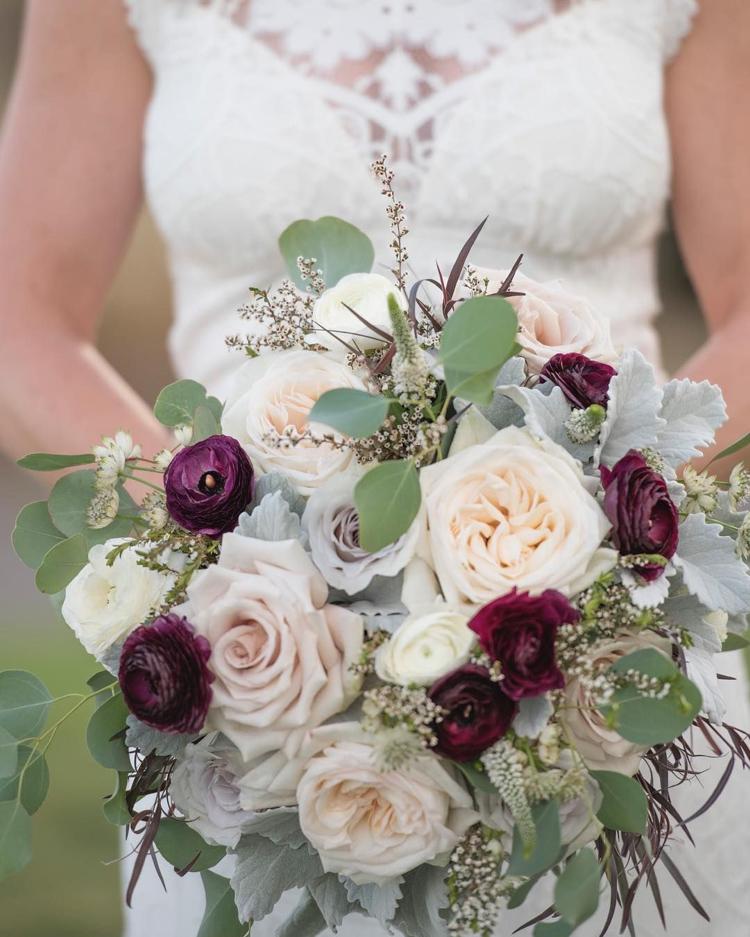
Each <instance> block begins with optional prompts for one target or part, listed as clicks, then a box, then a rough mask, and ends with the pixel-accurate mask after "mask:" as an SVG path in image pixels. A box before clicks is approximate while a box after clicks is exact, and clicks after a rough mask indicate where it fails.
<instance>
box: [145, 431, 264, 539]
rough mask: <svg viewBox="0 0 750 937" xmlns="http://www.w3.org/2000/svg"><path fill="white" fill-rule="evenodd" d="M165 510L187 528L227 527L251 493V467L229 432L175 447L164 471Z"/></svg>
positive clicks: (215, 531) (210, 531)
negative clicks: (175, 449) (174, 454)
mask: <svg viewBox="0 0 750 937" xmlns="http://www.w3.org/2000/svg"><path fill="white" fill-rule="evenodd" d="M164 489H165V492H166V496H167V510H168V511H169V516H170V517H171V518H172V520H173V521H174V522H175V523H176V524H179V525H180V527H184V528H185V530H189V531H191V532H192V533H196V534H203V535H204V536H206V537H220V536H221V535H222V534H223V533H226V532H227V531H228V530H232V529H233V528H234V527H235V526H236V524H237V519H238V518H239V516H240V514H242V512H243V511H244V510H245V508H246V507H247V505H248V504H249V502H250V500H251V499H252V496H253V466H252V463H251V462H250V459H249V458H248V457H247V454H246V453H245V451H244V449H243V448H242V446H241V445H240V444H239V442H238V441H237V440H236V439H233V438H232V437H231V436H209V437H208V439H203V440H201V441H200V442H197V443H195V445H193V446H186V447H185V448H184V449H182V450H180V452H178V453H177V455H176V456H175V457H174V458H173V459H172V461H171V462H170V463H169V466H168V468H167V471H166V472H165V473H164Z"/></svg>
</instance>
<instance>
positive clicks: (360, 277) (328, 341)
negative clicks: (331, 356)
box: [310, 273, 405, 354]
mask: <svg viewBox="0 0 750 937" xmlns="http://www.w3.org/2000/svg"><path fill="white" fill-rule="evenodd" d="M389 295H393V297H394V298H395V300H396V301H397V302H398V304H399V306H400V307H401V308H402V309H405V306H404V300H403V296H402V295H401V292H400V290H398V288H397V287H396V286H394V284H393V283H391V281H390V280H388V279H386V277H384V276H381V275H380V274H379V273H350V274H349V275H348V276H345V277H342V278H341V279H340V280H339V282H338V283H337V284H336V285H335V286H332V287H331V288H330V289H329V290H326V291H325V292H324V293H323V294H322V295H321V296H319V297H318V299H317V300H316V302H315V308H314V309H313V321H314V322H315V324H316V325H318V326H320V328H319V329H317V330H316V331H315V332H314V333H313V334H312V335H311V336H310V340H311V341H314V342H315V344H316V345H324V346H325V347H326V348H328V349H329V350H330V351H333V352H338V353H339V354H340V353H342V352H343V353H345V352H346V349H345V348H344V346H343V345H342V344H341V342H340V341H338V339H337V338H335V337H334V336H338V338H340V339H341V341H343V342H346V343H347V344H349V345H352V344H354V345H357V346H358V347H359V348H361V349H362V351H371V350H373V349H377V348H383V347H384V346H385V341H384V339H383V336H382V335H379V334H378V332H377V331H376V330H377V329H379V330H380V331H381V332H385V333H386V334H388V335H390V334H391V317H390V315H389V314H388V296H389ZM347 306H349V309H347V308H346V307H347ZM351 309H353V310H354V312H357V313H359V315H360V316H362V318H363V319H366V320H367V322H368V323H369V324H370V325H372V326H374V327H375V328H374V329H371V328H368V327H367V326H366V325H365V323H364V322H362V321H361V320H360V319H358V318H357V316H355V315H354V313H353V312H351V311H350V310H351ZM331 332H333V335H331V334H329V333H331Z"/></svg>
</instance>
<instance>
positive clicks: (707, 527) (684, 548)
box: [672, 514, 750, 615]
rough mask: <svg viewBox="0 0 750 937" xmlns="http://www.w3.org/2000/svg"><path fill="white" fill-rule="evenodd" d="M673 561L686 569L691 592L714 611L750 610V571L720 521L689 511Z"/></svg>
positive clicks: (684, 575) (683, 575)
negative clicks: (711, 522) (738, 556)
mask: <svg viewBox="0 0 750 937" xmlns="http://www.w3.org/2000/svg"><path fill="white" fill-rule="evenodd" d="M672 562H673V563H674V565H675V566H677V567H678V569H680V570H681V572H682V578H683V581H684V583H685V586H686V587H687V589H688V591H689V592H691V593H692V594H693V595H695V596H697V598H698V599H700V601H701V602H702V603H703V604H704V605H705V606H706V607H707V608H709V609H711V610H712V611H718V610H721V611H725V612H728V613H729V614H730V615H741V614H744V613H746V612H748V611H750V574H749V573H748V569H747V566H745V564H744V563H743V562H742V561H741V560H739V559H738V558H737V555H736V554H735V552H734V541H733V540H732V539H731V537H722V535H721V527H720V526H719V525H718V524H709V523H708V522H707V521H706V518H705V516H704V515H703V514H689V515H688V516H687V517H686V518H685V520H684V521H683V522H682V523H681V524H680V540H679V544H678V547H677V554H676V556H675V557H674V558H673V560H672Z"/></svg>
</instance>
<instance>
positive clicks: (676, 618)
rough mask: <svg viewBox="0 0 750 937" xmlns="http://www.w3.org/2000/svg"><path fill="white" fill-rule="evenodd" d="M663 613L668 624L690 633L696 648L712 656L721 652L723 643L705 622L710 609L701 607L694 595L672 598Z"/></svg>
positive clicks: (674, 596)
mask: <svg viewBox="0 0 750 937" xmlns="http://www.w3.org/2000/svg"><path fill="white" fill-rule="evenodd" d="M662 611H663V612H664V616H665V618H666V621H667V624H669V625H671V626H672V627H673V628H683V629H684V630H685V631H688V632H690V635H691V637H692V639H693V642H694V643H695V645H696V647H701V648H703V649H705V650H707V651H709V652H710V653H712V654H716V653H718V652H719V651H720V650H721V641H720V640H719V635H718V634H717V632H716V629H715V628H713V627H712V626H711V625H710V624H708V623H707V622H706V621H705V620H704V619H705V617H706V615H708V614H709V611H710V609H707V608H706V607H705V606H704V605H701V603H700V602H699V601H698V599H697V598H696V597H695V596H694V595H690V594H689V593H688V594H686V595H673V596H670V597H669V598H668V599H667V601H666V602H665V603H664V605H663V606H662Z"/></svg>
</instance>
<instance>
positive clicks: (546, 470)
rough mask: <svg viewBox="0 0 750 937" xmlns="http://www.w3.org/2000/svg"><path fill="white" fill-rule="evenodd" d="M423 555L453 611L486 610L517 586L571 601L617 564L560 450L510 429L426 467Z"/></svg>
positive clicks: (595, 509) (579, 479)
mask: <svg viewBox="0 0 750 937" xmlns="http://www.w3.org/2000/svg"><path fill="white" fill-rule="evenodd" d="M420 478H421V483H422V494H423V500H424V509H425V512H424V513H425V518H426V530H425V532H424V536H423V539H422V546H421V551H422V553H423V555H424V556H425V559H426V560H427V561H428V562H429V563H430V565H431V566H432V568H433V569H434V570H435V573H436V574H437V578H438V580H439V582H440V587H441V589H442V592H443V595H444V596H445V599H446V601H447V602H448V603H449V604H451V605H484V604H486V603H487V602H490V601H491V600H492V599H495V598H497V597H498V596H502V595H505V594H506V593H508V592H510V591H511V589H512V588H513V587H514V586H515V587H516V588H518V589H519V590H520V591H522V592H524V591H526V592H530V593H532V594H534V595H537V594H539V593H540V592H542V591H544V590H545V589H557V590H559V591H560V592H563V593H565V594H566V595H572V594H575V593H576V592H578V591H580V590H581V589H584V588H586V587H587V586H588V585H590V584H591V582H592V581H593V580H594V579H595V578H596V576H597V575H599V574H600V573H601V572H603V571H604V570H605V569H608V568H611V567H612V566H613V565H614V562H615V560H616V554H615V553H614V551H612V550H608V549H603V548H602V547H601V544H602V540H603V539H604V537H605V536H606V534H607V531H608V530H609V521H608V520H607V518H606V517H605V515H604V512H603V511H602V509H601V508H600V507H599V505H598V503H597V502H596V499H595V498H594V497H593V496H592V495H590V494H589V492H588V491H587V490H586V488H585V487H584V478H583V473H582V471H581V467H580V465H579V463H578V462H576V461H575V460H574V459H573V458H572V457H571V456H570V455H568V453H567V452H566V451H565V450H564V449H563V448H562V447H560V446H558V445H556V444H554V443H551V442H549V441H539V440H537V439H535V438H534V437H533V436H531V434H530V433H528V432H527V431H526V430H522V429H518V428H517V427H514V426H511V427H507V428H506V429H503V430H500V432H498V433H496V434H495V435H494V436H493V437H492V438H490V439H489V440H488V441H487V442H485V443H480V444H478V445H474V446H469V447H468V448H467V449H463V450H461V451H460V452H459V453H457V454H456V455H452V456H450V457H449V458H448V459H445V460H443V461H441V462H437V463H435V464H434V465H430V466H428V467H427V468H425V469H423V470H422V472H421V474H420Z"/></svg>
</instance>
